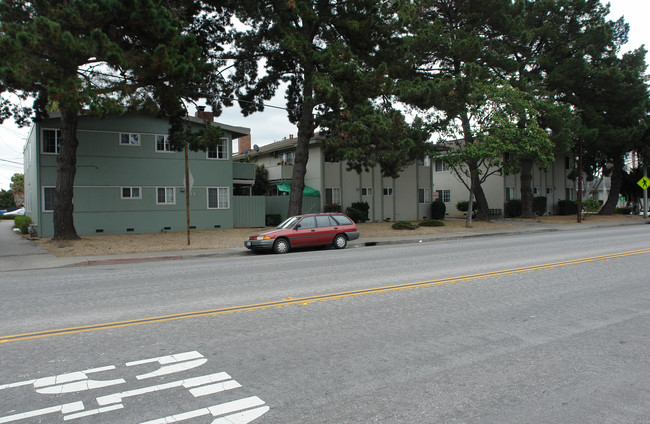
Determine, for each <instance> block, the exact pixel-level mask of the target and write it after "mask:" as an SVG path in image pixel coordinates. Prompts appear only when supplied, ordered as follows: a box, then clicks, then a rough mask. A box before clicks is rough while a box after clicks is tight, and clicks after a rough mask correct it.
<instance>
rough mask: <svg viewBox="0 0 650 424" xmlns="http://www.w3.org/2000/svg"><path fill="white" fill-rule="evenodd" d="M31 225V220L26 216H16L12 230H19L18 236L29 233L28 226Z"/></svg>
mask: <svg viewBox="0 0 650 424" xmlns="http://www.w3.org/2000/svg"><path fill="white" fill-rule="evenodd" d="M31 224H32V219H31V218H30V217H28V216H17V217H15V218H14V228H18V229H20V234H27V233H29V226H30V225H31Z"/></svg>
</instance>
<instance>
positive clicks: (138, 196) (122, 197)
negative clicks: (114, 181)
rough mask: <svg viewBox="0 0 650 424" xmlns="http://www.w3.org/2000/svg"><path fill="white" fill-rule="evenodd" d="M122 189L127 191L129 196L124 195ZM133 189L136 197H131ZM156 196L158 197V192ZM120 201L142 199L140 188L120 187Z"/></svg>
mask: <svg viewBox="0 0 650 424" xmlns="http://www.w3.org/2000/svg"><path fill="white" fill-rule="evenodd" d="M124 189H128V190H129V195H128V196H125V195H124ZM134 189H135V190H137V191H138V194H137V196H134V195H133V190H134ZM156 195H158V192H156ZM120 199H122V200H135V199H142V187H120Z"/></svg>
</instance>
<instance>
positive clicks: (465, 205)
mask: <svg viewBox="0 0 650 424" xmlns="http://www.w3.org/2000/svg"><path fill="white" fill-rule="evenodd" d="M456 209H458V211H459V212H467V210H468V209H469V201H468V200H461V201H460V202H458V203H456ZM472 210H473V211H476V202H472Z"/></svg>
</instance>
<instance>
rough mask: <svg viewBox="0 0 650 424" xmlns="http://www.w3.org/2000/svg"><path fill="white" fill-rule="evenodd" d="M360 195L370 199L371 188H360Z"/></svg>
mask: <svg viewBox="0 0 650 424" xmlns="http://www.w3.org/2000/svg"><path fill="white" fill-rule="evenodd" d="M361 195H362V196H365V197H372V187H361Z"/></svg>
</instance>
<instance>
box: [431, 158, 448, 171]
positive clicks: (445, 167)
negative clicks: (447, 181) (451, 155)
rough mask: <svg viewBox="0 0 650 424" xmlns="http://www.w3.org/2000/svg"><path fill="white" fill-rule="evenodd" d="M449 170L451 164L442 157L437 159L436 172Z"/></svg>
mask: <svg viewBox="0 0 650 424" xmlns="http://www.w3.org/2000/svg"><path fill="white" fill-rule="evenodd" d="M438 168H440V169H438ZM448 170H449V165H447V162H445V161H444V160H442V159H436V163H435V167H434V172H447V171H448Z"/></svg>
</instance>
